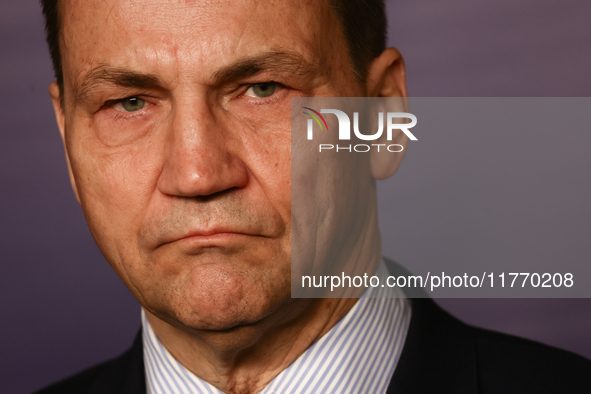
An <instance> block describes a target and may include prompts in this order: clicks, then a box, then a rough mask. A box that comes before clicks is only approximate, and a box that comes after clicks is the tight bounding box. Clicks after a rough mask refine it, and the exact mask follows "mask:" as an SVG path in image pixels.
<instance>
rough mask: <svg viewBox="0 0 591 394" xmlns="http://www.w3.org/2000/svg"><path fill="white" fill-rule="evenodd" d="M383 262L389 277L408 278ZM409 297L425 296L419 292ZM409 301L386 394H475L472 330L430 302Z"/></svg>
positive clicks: (475, 372) (423, 299)
mask: <svg viewBox="0 0 591 394" xmlns="http://www.w3.org/2000/svg"><path fill="white" fill-rule="evenodd" d="M385 261H386V265H387V266H388V269H389V270H390V273H391V274H392V275H394V276H399V275H410V274H409V273H408V271H406V270H405V269H404V268H402V267H400V266H399V265H397V264H396V263H394V262H393V261H391V260H387V259H385ZM405 293H406V290H405ZM421 293H422V294H421ZM411 296H414V297H427V294H426V293H425V292H424V291H423V290H422V289H419V290H418V291H417V290H414V293H412V294H411ZM410 301H411V307H412V312H411V320H410V325H409V328H408V334H407V337H406V341H405V344H404V348H403V350H402V354H401V355H400V360H399V361H398V365H397V366H396V370H395V371H394V376H393V377H392V380H391V381H390V385H389V387H388V390H387V394H408V393H420V394H429V393H454V394H456V393H457V394H474V393H478V379H477V376H478V375H477V364H476V356H477V354H476V345H475V340H474V337H473V334H472V331H471V329H470V328H469V327H468V326H466V325H465V324H464V323H462V322H460V321H459V320H457V319H456V318H454V317H453V316H451V315H450V314H448V313H447V312H445V311H444V310H443V309H441V308H440V307H439V306H437V304H435V303H434V302H433V301H432V300H431V299H430V298H412V299H410Z"/></svg>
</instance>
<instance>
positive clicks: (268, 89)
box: [244, 82, 278, 98]
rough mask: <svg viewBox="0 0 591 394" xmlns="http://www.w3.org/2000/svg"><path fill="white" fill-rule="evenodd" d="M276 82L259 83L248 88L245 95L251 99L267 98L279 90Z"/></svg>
mask: <svg viewBox="0 0 591 394" xmlns="http://www.w3.org/2000/svg"><path fill="white" fill-rule="evenodd" d="M277 85H278V84H277V83H276V82H265V83H257V84H254V85H252V86H251V87H249V88H248V90H247V91H246V92H244V94H245V95H246V96H249V97H256V98H267V97H270V96H272V95H273V93H275V91H276V90H277V87H278V86H277Z"/></svg>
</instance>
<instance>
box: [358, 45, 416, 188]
mask: <svg viewBox="0 0 591 394" xmlns="http://www.w3.org/2000/svg"><path fill="white" fill-rule="evenodd" d="M366 89H367V92H368V96H370V97H399V98H401V100H400V101H399V102H398V101H396V102H395V105H393V107H396V108H388V109H387V110H386V111H384V112H407V111H408V104H407V100H406V99H405V98H406V97H408V93H407V90H406V70H405V66H404V59H403V58H402V55H401V54H400V52H398V50H397V49H395V48H388V49H386V50H385V51H384V52H382V54H381V55H380V56H378V57H377V58H376V59H374V61H373V62H372V64H371V65H370V68H369V72H368V78H367V82H366ZM384 115H385V114H384ZM384 123H385V122H384ZM377 142H378V143H380V144H384V146H392V145H394V146H392V148H391V150H390V151H389V150H388V149H386V148H384V147H382V149H380V150H379V151H377V150H374V151H371V153H370V168H371V175H372V176H373V178H374V179H377V180H380V179H387V178H389V177H391V176H392V175H394V174H395V173H396V171H397V170H398V167H400V164H401V163H402V159H403V158H404V154H405V152H406V147H407V146H408V137H407V136H406V134H405V133H404V132H402V131H401V130H393V132H392V140H387V139H386V133H384V134H383V135H382V137H380V139H379V140H378V141H377ZM400 149H402V150H401V151H398V150H400ZM394 151H396V152H394Z"/></svg>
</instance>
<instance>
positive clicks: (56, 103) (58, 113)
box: [49, 81, 80, 203]
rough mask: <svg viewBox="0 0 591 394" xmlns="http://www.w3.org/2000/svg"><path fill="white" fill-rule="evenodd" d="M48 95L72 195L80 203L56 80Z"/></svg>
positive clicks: (50, 86)
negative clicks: (63, 153)
mask: <svg viewBox="0 0 591 394" xmlns="http://www.w3.org/2000/svg"><path fill="white" fill-rule="evenodd" d="M49 95H50V96H51V102H52V104H53V112H55V120H56V122H57V127H58V129H59V131H60V135H61V136H62V142H63V144H64V151H65V152H66V164H67V165H68V173H69V174H70V183H71V184H72V190H74V195H75V196H76V200H77V201H78V203H80V196H79V195H78V188H77V187H76V180H75V179H74V173H73V172H72V165H71V164H70V155H69V154H68V145H67V144H66V132H65V117H64V111H63V109H62V100H61V94H60V88H59V86H58V85H57V82H55V81H54V82H52V83H51V85H49Z"/></svg>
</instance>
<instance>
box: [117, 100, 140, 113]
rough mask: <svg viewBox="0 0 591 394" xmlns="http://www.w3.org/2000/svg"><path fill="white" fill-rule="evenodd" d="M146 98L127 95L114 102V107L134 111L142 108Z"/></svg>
mask: <svg viewBox="0 0 591 394" xmlns="http://www.w3.org/2000/svg"><path fill="white" fill-rule="evenodd" d="M145 105H146V100H144V99H141V98H139V97H136V96H134V97H127V98H124V99H122V100H119V102H118V103H116V104H115V109H117V110H119V111H124V112H136V111H139V110H140V109H142V108H144V106H145Z"/></svg>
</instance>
